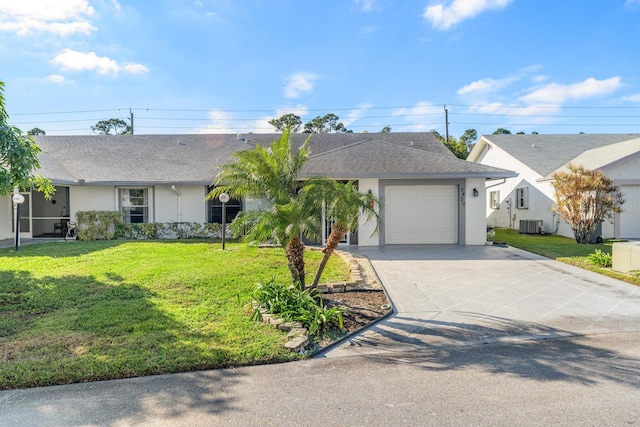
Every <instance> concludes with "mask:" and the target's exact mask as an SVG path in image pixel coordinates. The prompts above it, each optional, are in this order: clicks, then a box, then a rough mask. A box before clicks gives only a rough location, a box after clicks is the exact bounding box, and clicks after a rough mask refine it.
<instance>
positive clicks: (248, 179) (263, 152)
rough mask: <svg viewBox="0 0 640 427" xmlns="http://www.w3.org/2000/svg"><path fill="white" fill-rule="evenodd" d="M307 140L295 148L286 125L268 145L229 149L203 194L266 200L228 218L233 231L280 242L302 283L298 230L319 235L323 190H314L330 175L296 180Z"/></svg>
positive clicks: (313, 236)
mask: <svg viewBox="0 0 640 427" xmlns="http://www.w3.org/2000/svg"><path fill="white" fill-rule="evenodd" d="M308 142H309V139H308V138H307V140H306V141H305V142H304V144H303V145H302V147H300V149H299V150H298V151H297V152H294V150H293V147H292V144H291V140H290V132H289V130H285V131H284V132H283V133H282V136H281V137H280V139H279V140H276V141H273V142H272V143H271V145H270V146H269V147H262V146H256V147H255V148H254V149H253V150H247V151H240V152H236V153H234V154H233V156H234V158H235V160H236V161H235V162H234V163H229V164H225V165H222V166H221V171H220V173H219V174H218V175H217V176H216V179H215V181H214V185H215V186H216V187H215V188H214V189H213V190H212V191H211V192H210V193H209V194H208V195H207V198H208V199H214V198H216V197H218V196H219V195H220V194H221V193H227V194H229V196H231V197H233V198H245V199H246V198H253V199H259V200H263V201H265V202H267V204H268V205H269V206H268V207H267V208H263V209H259V210H252V211H245V212H243V213H241V214H240V215H239V216H238V217H237V218H236V220H235V221H234V222H233V223H232V224H231V228H232V229H233V230H234V232H235V233H236V234H239V232H240V230H245V231H246V238H247V239H249V240H250V241H257V242H264V241H268V240H270V241H272V242H273V243H275V244H278V245H281V246H283V247H284V248H285V252H286V255H287V260H288V265H289V270H290V272H291V277H292V279H293V282H294V283H295V284H297V285H298V286H300V287H301V288H304V286H305V271H304V243H303V242H302V240H301V236H306V237H308V238H311V239H316V238H318V237H319V235H320V230H321V224H320V222H321V221H320V212H321V206H322V196H321V194H319V193H318V192H316V193H315V194H314V193H312V192H311V191H310V189H314V190H315V191H320V189H322V188H325V187H326V186H327V185H329V183H331V181H329V180H327V179H324V178H312V179H309V180H306V181H300V179H299V175H300V172H301V170H302V167H303V166H304V164H305V162H306V160H307V158H308V156H309V150H308Z"/></svg>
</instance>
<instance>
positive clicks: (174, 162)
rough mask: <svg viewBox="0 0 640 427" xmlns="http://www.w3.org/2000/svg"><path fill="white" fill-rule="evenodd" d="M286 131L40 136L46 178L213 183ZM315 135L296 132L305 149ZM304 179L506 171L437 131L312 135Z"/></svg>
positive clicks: (493, 174) (499, 174) (504, 173)
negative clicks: (465, 156)
mask: <svg viewBox="0 0 640 427" xmlns="http://www.w3.org/2000/svg"><path fill="white" fill-rule="evenodd" d="M279 137H280V134H244V135H242V136H241V138H243V139H247V140H248V141H244V140H242V139H238V135H235V134H234V135H231V134H192V135H108V136H105V135H91V136H39V137H37V138H36V142H37V144H38V145H39V146H40V147H41V148H42V150H43V153H42V154H41V156H40V165H41V169H40V171H38V173H40V174H41V175H43V176H46V177H49V178H51V179H52V180H53V181H54V183H59V184H63V183H73V182H78V180H81V179H82V180H85V182H86V183H94V184H124V183H127V184H138V183H149V184H153V183H158V184H159V183H183V184H209V183H211V182H212V181H213V179H214V177H215V174H216V173H217V168H216V166H217V165H220V164H224V163H229V162H230V161H232V153H233V152H235V151H240V150H245V149H251V148H252V147H253V146H255V144H261V145H266V144H270V143H271V142H272V141H273V140H275V139H278V138H279ZM307 137H309V134H294V135H292V140H293V142H294V144H295V145H298V146H299V145H301V144H302V143H303V142H304V141H305V140H306V138H307ZM310 149H311V157H310V159H309V162H308V164H307V167H306V169H305V170H304V175H306V176H311V175H325V176H329V177H336V178H337V177H340V178H345V179H347V178H359V177H360V178H362V177H397V178H399V177H405V178H410V177H417V176H420V177H433V178H435V177H453V176H456V177H462V176H482V177H485V176H486V177H504V176H511V175H510V174H509V172H508V171H504V170H502V169H497V168H492V167H489V166H484V165H478V164H474V163H470V162H465V161H463V160H460V159H457V158H456V157H455V156H454V155H453V154H452V153H451V152H450V151H449V150H448V149H447V148H446V147H444V145H443V144H441V143H440V141H439V140H438V139H437V138H436V137H435V136H434V135H433V134H431V133H375V134H374V133H371V134H312V135H311V140H310Z"/></svg>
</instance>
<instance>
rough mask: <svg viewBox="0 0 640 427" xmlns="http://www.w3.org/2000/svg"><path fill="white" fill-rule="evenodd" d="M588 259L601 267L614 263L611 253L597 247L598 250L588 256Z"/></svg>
mask: <svg viewBox="0 0 640 427" xmlns="http://www.w3.org/2000/svg"><path fill="white" fill-rule="evenodd" d="M587 259H588V260H589V262H590V263H591V264H595V265H598V266H600V267H611V266H612V265H613V258H612V256H611V254H609V253H606V252H603V251H601V250H600V249H596V251H595V252H594V253H592V254H590V255H588V256H587Z"/></svg>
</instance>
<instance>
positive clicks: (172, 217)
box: [154, 185, 207, 223]
mask: <svg viewBox="0 0 640 427" xmlns="http://www.w3.org/2000/svg"><path fill="white" fill-rule="evenodd" d="M175 189H176V190H177V191H178V192H179V193H180V194H178V193H176V191H174V190H173V189H172V188H171V186H170V185H158V186H156V187H155V190H154V197H155V222H198V223H204V222H206V221H207V207H206V206H207V204H206V201H205V197H206V187H205V186H202V185H190V186H186V185H176V186H175Z"/></svg>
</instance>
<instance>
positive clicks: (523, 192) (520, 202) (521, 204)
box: [516, 187, 529, 209]
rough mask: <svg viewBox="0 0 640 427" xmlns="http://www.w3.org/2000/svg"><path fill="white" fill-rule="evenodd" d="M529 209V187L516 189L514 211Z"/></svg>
mask: <svg viewBox="0 0 640 427" xmlns="http://www.w3.org/2000/svg"><path fill="white" fill-rule="evenodd" d="M528 208H529V187H522V188H516V209H528Z"/></svg>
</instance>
